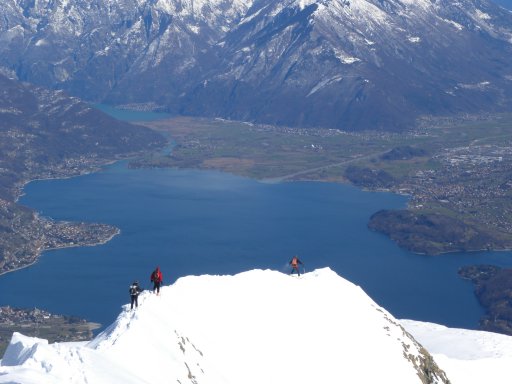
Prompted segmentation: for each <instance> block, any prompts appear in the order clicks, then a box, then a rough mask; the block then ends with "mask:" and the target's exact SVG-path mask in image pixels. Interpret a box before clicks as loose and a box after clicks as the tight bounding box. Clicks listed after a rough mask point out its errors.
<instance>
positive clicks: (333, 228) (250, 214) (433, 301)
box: [0, 162, 512, 328]
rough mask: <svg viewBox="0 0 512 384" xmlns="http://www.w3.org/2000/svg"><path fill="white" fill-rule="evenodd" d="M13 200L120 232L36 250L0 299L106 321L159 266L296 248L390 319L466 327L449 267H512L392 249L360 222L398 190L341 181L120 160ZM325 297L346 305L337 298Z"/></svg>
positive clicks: (225, 268)
mask: <svg viewBox="0 0 512 384" xmlns="http://www.w3.org/2000/svg"><path fill="white" fill-rule="evenodd" d="M20 203H22V204H24V205H27V206H30V207H32V208H34V209H36V210H37V211H39V212H40V213H41V214H42V215H45V216H49V217H52V218H54V219H57V220H73V221H80V220H81V221H91V222H103V223H108V224H112V225H115V226H117V227H118V228H120V229H121V234H120V235H118V236H116V237H115V238H114V239H113V240H112V241H110V242H109V243H107V244H105V245H101V246H96V247H82V248H68V249H62V250H56V251H49V252H45V253H44V254H43V256H42V257H41V258H40V259H39V261H38V262H37V263H36V264H35V265H33V266H31V267H29V268H26V269H23V270H20V271H16V272H13V273H9V274H6V275H3V276H0V292H2V295H0V305H12V306H18V307H34V306H37V307H39V308H44V309H48V310H50V311H52V312H55V313H63V314H69V315H71V314H72V315H77V316H81V317H85V318H87V319H89V320H91V321H96V322H100V323H102V324H103V325H104V326H108V325H109V324H110V323H112V322H113V321H114V320H115V318H116V317H117V315H118V314H119V311H120V309H121V308H120V307H121V306H122V305H123V304H126V303H127V302H128V300H129V296H128V286H129V285H130V283H131V282H132V281H133V280H135V279H137V280H139V281H140V283H141V285H142V287H143V288H150V283H149V276H150V273H151V271H152V270H153V269H154V268H155V267H156V266H157V265H159V266H160V267H161V269H162V271H163V274H164V284H169V283H173V282H174V281H175V280H176V279H177V278H179V277H181V276H185V275H191V274H193V275H200V274H233V273H237V272H242V271H245V270H249V269H254V268H261V269H274V270H281V271H283V272H288V271H289V269H288V265H287V263H288V261H289V260H290V258H291V257H292V256H293V255H294V254H298V255H299V257H300V258H301V259H302V261H303V262H304V263H305V266H306V269H307V270H308V271H310V270H312V269H315V268H321V267H330V268H332V269H333V270H335V271H336V272H337V273H338V274H340V275H341V276H343V277H345V278H347V279H349V280H351V281H352V282H354V283H355V284H358V285H360V286H361V287H362V288H363V289H364V290H365V291H366V292H367V293H368V294H369V295H370V296H371V297H372V298H373V299H374V300H375V301H376V302H377V303H378V304H380V305H382V306H384V307H385V308H386V309H387V310H389V311H390V312H391V313H392V314H393V315H394V316H396V317H398V318H410V319H416V320H423V321H432V322H436V323H440V324H445V325H448V326H452V327H462V328H476V327H477V325H478V319H479V318H480V316H481V315H482V314H483V310H482V308H481V307H480V306H479V304H478V302H477V300H476V298H475V296H474V294H473V287H472V284H471V283H470V282H468V281H465V280H462V279H461V278H459V277H458V275H457V270H458V268H459V267H461V266H463V265H470V264H481V263H489V264H495V265H500V266H508V267H511V266H512V253H511V252H476V253H461V254H450V255H442V256H437V257H427V256H420V255H416V254H412V253H410V252H407V251H405V250H403V249H400V248H399V247H398V246H397V245H396V244H395V243H393V242H392V241H391V240H389V239H388V238H387V237H385V236H383V235H381V234H379V233H376V232H372V231H370V230H368V228H367V223H368V219H369V217H370V216H371V215H372V214H373V213H374V212H376V211H378V210H379V209H383V208H388V209H389V208H402V207H404V206H405V204H406V198H405V197H403V196H398V195H394V194H390V193H373V192H363V191H361V190H359V189H357V188H354V187H352V186H348V185H340V184H332V183H314V182H296V183H277V184H269V183H262V182H257V181H255V180H250V179H246V178H242V177H237V176H233V175H230V174H226V173H221V172H204V171H194V170H174V169H142V170H141V169H136V170H133V169H128V168H127V166H126V163H125V162H119V163H116V164H114V165H111V166H108V167H106V168H104V169H103V170H102V171H100V172H98V173H94V174H90V175H85V176H81V177H76V178H71V179H65V180H46V181H35V182H32V183H30V184H28V185H27V186H26V188H25V195H24V196H23V197H22V198H21V199H20ZM261 283H262V284H265V282H264V281H262V282H261ZM319 299H322V298H319ZM331 304H332V305H340V306H345V303H344V298H343V297H339V298H337V299H336V300H335V301H332V302H331ZM346 311H347V315H349V314H350V307H348V306H347V307H346Z"/></svg>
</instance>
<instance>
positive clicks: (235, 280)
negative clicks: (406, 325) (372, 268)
mask: <svg viewBox="0 0 512 384" xmlns="http://www.w3.org/2000/svg"><path fill="white" fill-rule="evenodd" d="M140 299H141V300H140V306H139V308H137V309H136V310H134V311H130V310H129V308H128V306H125V307H124V308H123V311H122V312H121V314H120V315H119V317H118V318H117V320H116V321H115V322H114V323H113V324H112V325H111V326H110V327H109V328H108V329H107V330H105V331H104V332H103V333H101V334H100V335H98V336H97V337H96V338H95V339H94V340H92V341H90V342H88V343H55V344H52V345H48V343H47V342H45V341H43V340H39V339H34V338H27V337H24V336H22V335H20V334H15V335H14V336H13V339H12V341H11V344H10V345H9V347H8V349H7V351H6V353H5V355H4V357H3V359H2V360H1V364H0V383H18V382H19V383H24V384H30V383H38V384H43V383H126V384H130V383H151V382H155V381H159V382H160V381H162V379H165V381H166V382H179V383H182V384H183V383H205V384H207V383H212V384H221V383H246V384H252V383H254V384H256V383H263V382H265V383H269V384H272V383H276V384H277V383H288V382H289V383H295V384H300V383H313V382H350V383H354V384H356V383H361V384H362V383H370V382H383V383H404V384H405V383H407V384H412V383H427V382H428V383H448V380H447V378H446V376H445V374H444V373H443V371H442V370H441V369H439V368H438V367H437V365H436V364H435V363H434V361H433V360H432V358H431V356H430V355H429V354H428V353H427V352H426V350H425V349H423V348H422V347H421V346H420V345H419V344H418V343H417V342H416V341H415V340H414V339H413V338H412V337H411V336H410V335H409V334H408V333H407V332H406V331H404V329H403V328H402V327H401V326H400V325H399V323H398V322H397V321H396V320H395V319H394V318H393V317H392V316H391V315H390V314H389V313H388V312H387V311H385V310H384V309H382V308H380V307H379V306H378V305H376V304H375V303H374V302H373V301H372V300H371V299H370V298H369V297H368V296H367V295H366V294H365V293H364V292H363V291H362V290H361V289H360V288H359V287H357V286H355V285H353V284H352V283H350V282H348V281H346V280H344V279H343V278H341V277H339V276H338V275H336V274H335V273H334V272H332V271H331V270H329V269H321V270H316V271H314V272H311V273H307V274H305V275H303V276H301V278H297V277H290V276H288V275H284V274H282V273H279V272H274V271H261V270H255V271H249V272H245V273H241V274H238V275H235V276H199V277H192V276H191V277H185V278H181V279H179V280H178V281H177V282H176V283H175V284H173V285H171V286H168V287H164V288H163V290H162V292H161V296H156V295H154V294H151V293H149V292H143V294H142V296H141V297H140Z"/></svg>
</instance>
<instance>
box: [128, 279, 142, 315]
mask: <svg viewBox="0 0 512 384" xmlns="http://www.w3.org/2000/svg"><path fill="white" fill-rule="evenodd" d="M142 291H143V289H142V288H141V287H139V282H138V281H134V282H133V283H132V285H130V289H129V290H128V292H130V299H131V308H130V309H133V304H135V308H137V307H138V306H139V293H141V292H142Z"/></svg>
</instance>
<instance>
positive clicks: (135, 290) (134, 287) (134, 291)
mask: <svg viewBox="0 0 512 384" xmlns="http://www.w3.org/2000/svg"><path fill="white" fill-rule="evenodd" d="M137 293H138V291H137V286H136V285H131V286H130V295H132V296H133V295H136V294H137Z"/></svg>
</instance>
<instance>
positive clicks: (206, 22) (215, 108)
mask: <svg viewBox="0 0 512 384" xmlns="http://www.w3.org/2000/svg"><path fill="white" fill-rule="evenodd" d="M0 12H1V14H2V15H3V18H2V19H1V20H0V65H3V66H4V67H6V68H8V69H9V70H12V71H14V72H15V73H16V74H17V75H18V77H19V78H20V79H22V80H26V81H30V82H34V83H37V84H41V85H44V86H47V87H55V88H61V89H65V90H67V91H69V92H71V93H72V94H74V95H77V96H80V97H82V98H85V99H88V100H95V101H104V102H107V103H111V104H138V106H139V107H145V108H152V109H166V110H168V111H171V112H174V113H183V114H191V115H201V116H221V117H226V118H232V119H239V120H249V121H258V122H265V123H274V124H286V125H294V126H306V127H336V128H341V129H345V130H358V129H382V130H403V129H408V128H411V127H412V126H413V125H414V124H415V122H416V119H417V118H418V117H421V116H424V115H449V114H451V115H453V114H462V113H479V112H501V111H510V110H511V109H512V63H511V61H510V57H511V56H512V12H510V11H508V10H506V9H504V8H502V7H499V6H497V5H495V4H494V3H492V2H490V1H487V0H461V1H458V2H452V1H446V0H435V1H430V0H417V1H412V0H351V1H347V0H319V1H314V0H280V1H274V0H255V1H250V2H241V1H227V0H210V1H201V2H188V1H187V2H182V1H178V0H158V1H149V0H122V1H117V2H110V1H106V0H94V1H84V0H70V1H49V0H43V1H38V2H27V1H22V0H7V1H5V2H3V3H2V4H0Z"/></svg>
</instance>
